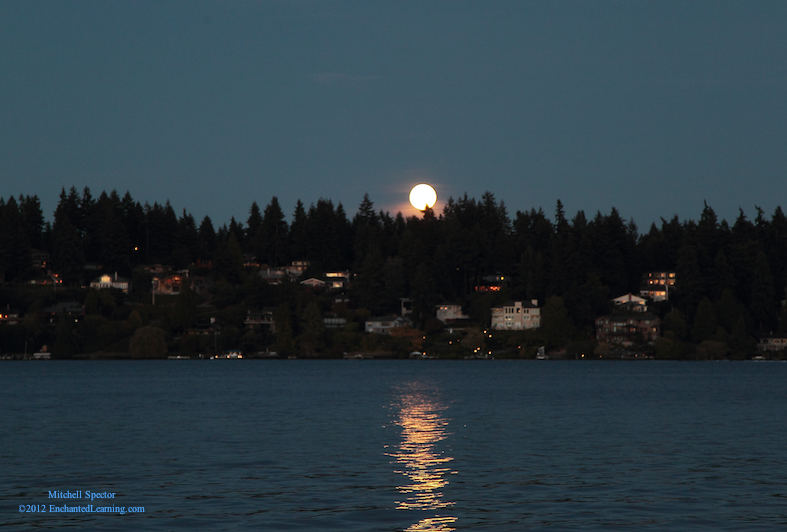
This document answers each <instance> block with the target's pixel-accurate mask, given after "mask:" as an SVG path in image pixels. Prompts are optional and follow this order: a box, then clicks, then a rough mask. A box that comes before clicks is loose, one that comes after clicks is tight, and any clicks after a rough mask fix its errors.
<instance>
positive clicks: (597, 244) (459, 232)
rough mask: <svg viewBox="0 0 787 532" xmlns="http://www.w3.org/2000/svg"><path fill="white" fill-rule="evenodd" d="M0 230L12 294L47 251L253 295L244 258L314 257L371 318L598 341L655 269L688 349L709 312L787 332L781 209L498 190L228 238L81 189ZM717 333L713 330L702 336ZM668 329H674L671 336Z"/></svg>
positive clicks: (264, 261)
mask: <svg viewBox="0 0 787 532" xmlns="http://www.w3.org/2000/svg"><path fill="white" fill-rule="evenodd" d="M0 220H2V222H1V223H0V273H2V276H3V280H4V282H5V284H6V286H8V285H11V286H14V285H21V284H23V283H26V282H27V281H28V280H30V279H32V278H34V277H35V276H37V275H40V274H41V272H40V271H38V270H36V269H35V268H34V267H33V263H32V260H31V256H32V253H31V252H32V251H34V250H40V251H43V252H45V253H48V254H49V257H50V263H49V265H48V266H49V267H50V268H51V270H52V271H54V272H57V273H58V274H59V275H60V276H61V278H62V279H63V280H64V284H65V286H69V285H73V286H82V285H85V284H86V283H87V282H89V281H90V279H89V278H88V277H89V276H90V275H91V273H90V270H86V269H85V266H86V265H90V264H98V265H101V267H102V268H103V271H107V272H118V273H119V274H120V275H123V276H128V277H132V276H133V275H134V272H135V269H136V268H137V267H138V266H141V265H144V264H154V263H159V264H166V265H170V266H171V267H172V269H173V270H182V269H188V268H193V267H194V265H195V263H197V261H198V260H199V261H202V262H207V261H210V263H212V269H211V271H210V273H209V275H210V276H211V277H212V278H213V279H214V280H216V281H217V282H219V283H221V284H222V285H226V286H230V287H236V288H240V287H242V286H244V283H245V284H248V283H249V282H252V281H250V279H249V272H248V271H246V269H244V266H243V264H244V262H248V260H247V261H244V257H254V258H255V262H256V263H258V264H259V265H260V268H262V269H265V268H274V269H275V268H277V267H281V266H285V265H288V264H290V263H291V262H292V261H309V264H310V266H309V271H310V272H311V273H312V274H314V275H322V273H324V272H326V271H338V270H348V271H351V272H352V273H353V274H354V279H353V284H352V295H353V297H354V300H355V301H356V304H357V306H358V307H359V308H363V309H366V310H367V311H368V312H369V313H370V314H371V315H380V314H382V313H391V312H397V311H398V309H399V306H400V298H402V297H410V298H411V299H412V301H413V310H414V312H415V316H417V317H420V324H421V325H423V323H424V320H425V319H426V318H427V317H428V316H429V315H430V312H431V313H432V314H433V309H434V305H435V304H437V303H439V302H441V301H452V302H457V303H460V304H462V305H465V306H466V307H468V308H469V309H470V310H471V313H472V314H473V316H474V317H476V318H478V319H479V320H482V319H483V318H484V315H485V313H486V314H488V308H489V307H490V306H491V305H494V304H499V303H500V302H501V301H500V300H501V299H502V298H505V299H526V300H532V299H537V300H538V301H539V302H542V303H543V302H546V301H548V300H550V298H554V297H559V298H560V300H561V303H562V304H563V305H564V306H565V308H566V310H567V311H568V315H569V316H570V319H571V321H572V325H573V327H574V330H575V331H577V333H576V335H577V336H578V337H583V336H584V337H587V338H590V337H592V334H593V320H594V319H595V317H597V316H598V315H600V314H603V313H605V312H609V311H610V303H609V301H610V299H611V298H612V297H616V296H619V295H622V294H626V293H628V292H632V293H635V294H637V293H639V289H640V287H641V285H642V281H643V274H644V273H645V272H650V271H673V272H675V273H676V278H677V286H676V287H675V292H674V294H673V295H672V297H670V301H669V305H667V306H662V308H661V309H660V314H661V315H662V317H664V318H669V317H671V318H672V319H673V321H674V318H675V316H676V313H678V314H679V315H680V316H682V317H683V318H682V319H683V320H684V321H685V325H683V326H682V327H683V328H687V331H686V332H684V333H683V337H684V338H687V339H688V338H689V337H690V336H691V332H692V331H691V330H690V329H691V327H693V325H694V323H695V322H696V319H697V314H698V312H700V311H702V310H703V308H705V306H704V305H703V302H705V301H707V302H708V303H709V304H710V305H711V306H712V308H713V314H714V316H713V319H714V323H715V324H716V326H717V327H718V328H719V329H723V330H724V331H726V333H727V334H728V335H732V334H734V329H735V327H736V326H739V325H740V326H743V325H741V323H742V324H745V329H746V331H747V333H748V334H754V333H755V331H775V330H777V329H779V328H780V319H779V318H780V309H781V305H780V302H781V300H782V299H784V292H785V280H787V260H785V259H787V257H785V255H786V254H787V218H786V217H785V215H784V213H783V212H782V209H781V208H780V207H779V208H777V209H776V210H775V212H773V213H772V214H771V215H770V217H768V216H766V214H765V213H764V212H763V211H762V210H761V209H759V208H757V212H756V213H755V215H754V217H753V219H750V218H749V217H747V215H746V214H745V213H744V212H743V211H742V210H741V211H740V214H739V216H738V217H737V219H736V220H734V222H733V223H731V224H730V223H728V222H727V221H726V220H718V218H717V216H716V214H715V213H714V211H713V209H712V208H711V207H710V206H708V205H707V204H706V205H704V207H703V209H702V211H701V213H700V217H699V220H697V221H694V220H684V221H681V220H679V219H678V218H677V217H673V218H671V219H669V220H667V219H662V220H661V224H660V225H657V224H653V225H651V226H650V228H649V229H648V230H647V231H645V232H643V233H640V232H639V230H638V228H637V227H636V225H635V224H634V223H633V222H632V221H626V220H624V219H623V218H621V216H620V214H619V212H618V211H617V209H615V208H612V209H611V210H610V212H609V213H606V214H604V213H601V212H597V213H595V215H593V216H590V217H588V216H587V215H586V214H585V213H584V212H582V211H579V212H577V213H576V214H574V215H573V216H572V217H571V218H569V217H568V216H567V215H566V213H565V212H564V209H563V206H562V204H561V202H560V201H557V205H556V207H555V211H554V214H553V216H552V217H549V216H547V214H546V213H545V212H544V211H543V210H542V209H540V208H539V209H535V208H534V209H531V210H530V211H524V212H523V211H517V212H516V213H515V214H514V215H513V217H512V216H511V215H510V214H509V213H508V211H507V209H506V206H505V203H504V202H503V201H498V199H497V198H495V196H494V195H493V194H492V193H491V192H487V193H485V194H484V195H483V197H482V198H481V199H480V200H476V199H474V198H469V197H467V195H465V196H464V197H460V198H456V199H454V198H451V199H449V200H448V201H447V202H446V204H445V206H444V208H443V209H442V212H439V213H438V212H433V211H432V210H427V211H425V212H424V213H423V215H422V216H410V217H404V216H403V215H402V214H401V213H397V214H395V215H392V214H391V213H389V212H383V211H378V210H375V208H374V203H373V201H372V200H371V198H369V196H368V195H366V196H364V198H363V200H362V202H361V203H360V205H359V207H358V210H357V213H356V214H355V215H354V216H353V217H352V218H349V217H348V215H347V213H346V212H345V209H344V207H343V205H342V204H341V203H339V204H334V203H333V202H332V201H331V200H330V199H320V200H318V201H317V202H316V203H314V204H311V205H309V207H308V208H307V207H306V206H305V205H304V204H303V203H302V202H301V201H298V202H297V204H296V205H295V206H294V210H293V212H292V214H291V216H290V220H291V221H290V222H289V223H288V222H287V221H286V216H285V213H284V210H283V208H282V206H281V205H280V204H279V202H278V200H277V198H276V197H273V198H272V199H271V200H270V202H269V203H268V204H267V205H266V206H265V207H264V208H263V209H261V208H260V206H259V205H258V204H257V203H256V202H253V203H252V204H251V206H250V208H249V214H248V217H247V219H246V220H245V221H238V220H235V219H234V218H232V219H231V220H230V221H229V223H228V224H227V223H225V224H223V225H221V226H217V225H216V224H214V221H212V220H211V219H210V218H209V217H207V216H206V217H204V218H203V219H202V220H195V219H194V217H193V216H192V215H191V214H190V213H188V212H187V211H186V210H184V211H183V212H181V213H175V212H174V210H173V209H172V207H171V206H170V204H169V202H166V203H164V204H159V203H154V204H153V205H152V206H151V205H148V204H145V205H141V204H140V203H139V202H137V201H135V200H134V199H133V198H132V197H131V195H130V194H129V193H128V192H126V194H125V195H124V196H122V197H121V196H120V195H119V194H118V193H117V192H116V191H112V192H110V193H106V192H101V193H100V194H99V195H98V197H94V196H93V195H92V193H91V191H90V190H89V189H88V188H85V189H84V190H83V191H82V192H81V193H80V192H78V191H77V190H76V189H75V188H73V187H72V188H71V189H70V190H68V191H66V190H65V189H63V190H62V191H61V193H60V199H59V202H58V205H57V208H56V210H55V213H54V222H53V223H52V224H50V223H48V222H45V221H44V216H43V213H42V211H41V206H40V202H39V199H38V198H37V197H36V196H32V197H31V196H19V197H18V198H15V197H13V196H9V197H8V198H0ZM493 275H496V276H499V277H503V278H505V280H506V281H505V284H504V290H503V291H502V292H500V293H497V294H483V295H479V294H477V293H475V292H474V287H476V286H478V285H481V284H483V283H484V279H485V278H486V277H487V276H493ZM216 299H217V300H218V299H220V298H216ZM258 303H260V304H261V303H263V302H258ZM276 303H277V304H278V303H281V301H276ZM706 311H707V308H705V310H704V311H703V312H706ZM668 312H670V313H671V314H670V315H669V316H668V315H667V313H668ZM706 313H707V312H706ZM700 317H701V318H702V316H700ZM703 319H704V318H703ZM739 322H740V323H739ZM716 326H708V327H706V329H707V330H708V332H707V333H703V338H704V339H707V338H709V337H710V336H711V335H713V334H715V333H716V332H717V331H716V329H717V327H716ZM670 327H671V326H670V323H669V319H665V330H669V329H670ZM673 327H678V328H680V326H674V325H673Z"/></svg>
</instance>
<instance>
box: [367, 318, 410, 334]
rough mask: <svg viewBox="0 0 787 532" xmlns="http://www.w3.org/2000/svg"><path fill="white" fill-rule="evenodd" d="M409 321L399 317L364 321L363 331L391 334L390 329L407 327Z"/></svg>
mask: <svg viewBox="0 0 787 532" xmlns="http://www.w3.org/2000/svg"><path fill="white" fill-rule="evenodd" d="M411 323H412V322H411V321H410V320H408V319H406V318H402V317H401V316H380V317H377V318H369V319H368V320H366V327H365V330H366V332H368V333H373V334H391V329H396V328H397V327H408V326H410V325H411Z"/></svg>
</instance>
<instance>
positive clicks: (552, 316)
mask: <svg viewBox="0 0 787 532" xmlns="http://www.w3.org/2000/svg"><path fill="white" fill-rule="evenodd" d="M541 331H542V332H543V333H544V335H545V336H546V338H547V341H548V342H549V345H551V346H564V345H566V343H567V342H568V341H569V340H570V339H571V337H572V336H573V334H574V324H573V323H572V321H571V317H570V316H569V314H568V310H567V309H566V306H565V305H564V304H563V298H562V297H560V296H552V297H550V298H549V299H548V300H547V302H546V304H545V305H544V306H543V307H542V308H541Z"/></svg>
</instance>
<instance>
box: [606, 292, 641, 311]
mask: <svg viewBox="0 0 787 532" xmlns="http://www.w3.org/2000/svg"><path fill="white" fill-rule="evenodd" d="M612 303H614V304H615V308H616V309H617V310H623V311H625V312H646V311H647V310H648V304H647V303H648V302H647V300H646V299H645V298H644V297H639V296H635V295H634V294H632V293H631V292H629V293H628V294H626V295H623V296H620V297H616V298H615V299H613V300H612Z"/></svg>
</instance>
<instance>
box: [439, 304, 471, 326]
mask: <svg viewBox="0 0 787 532" xmlns="http://www.w3.org/2000/svg"><path fill="white" fill-rule="evenodd" d="M437 319H438V320H440V321H442V322H443V323H449V322H453V321H456V320H466V319H469V316H466V315H464V314H462V305H457V304H455V303H440V304H439V305H437Z"/></svg>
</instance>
